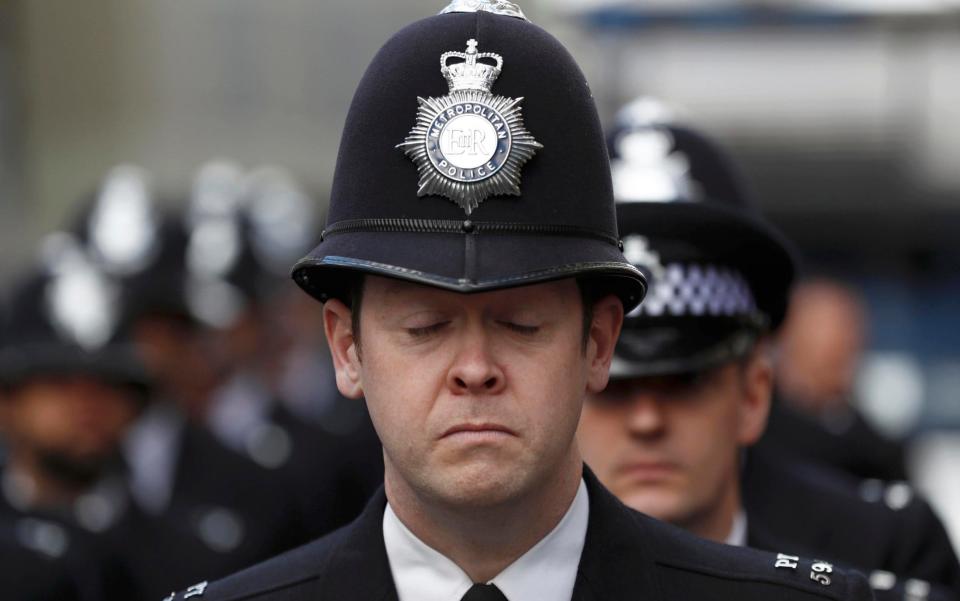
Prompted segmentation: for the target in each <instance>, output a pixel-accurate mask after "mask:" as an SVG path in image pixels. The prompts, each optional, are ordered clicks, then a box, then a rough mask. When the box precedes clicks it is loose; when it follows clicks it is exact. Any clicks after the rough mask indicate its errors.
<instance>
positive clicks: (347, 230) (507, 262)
mask: <svg viewBox="0 0 960 601" xmlns="http://www.w3.org/2000/svg"><path fill="white" fill-rule="evenodd" d="M455 4H457V3H455ZM459 4H463V5H470V6H471V7H473V8H464V9H463V10H465V11H470V12H448V13H446V14H440V15H437V16H434V17H430V18H427V19H424V20H421V21H418V22H416V23H413V24H412V25H410V26H408V27H406V28H404V29H403V30H401V31H400V32H399V33H397V34H396V35H394V36H393V38H391V39H390V40H389V41H388V42H387V43H386V44H385V45H384V46H383V48H382V49H381V50H380V51H379V53H378V54H377V55H376V56H375V57H374V59H373V61H372V63H371V64H370V66H369V68H368V69H367V71H366V73H365V74H364V76H363V78H362V80H361V82H360V84H359V87H358V88H357V91H356V94H355V96H354V98H353V103H352V105H351V107H350V111H349V114H348V116H347V119H346V124H345V126H344V130H343V137H342V139H341V143H340V152H339V158H338V161H337V167H336V172H335V176H334V181H333V186H332V191H331V196H330V207H329V212H328V215H327V225H326V229H325V230H324V232H323V234H322V235H321V241H320V244H319V245H318V246H317V247H316V248H315V249H314V250H313V251H312V252H311V253H310V254H309V255H308V256H307V257H305V258H304V259H302V260H301V261H300V262H298V263H297V264H296V265H295V266H294V269H293V277H294V279H295V280H296V282H297V283H298V284H299V285H300V286H301V287H302V288H303V289H304V290H306V291H307V292H308V293H309V294H311V295H312V296H314V297H315V298H317V299H319V300H320V301H326V300H327V299H328V298H331V297H337V298H341V299H344V300H349V299H348V290H349V288H350V285H351V281H352V279H353V278H354V277H355V276H356V275H357V274H377V275H382V276H387V277H392V278H399V279H403V280H408V281H412V282H417V283H422V284H426V285H429V286H435V287H439V288H443V289H447V290H452V291H456V292H463V293H470V292H482V291H489V290H497V289H501V288H507V287H514V286H523V285H527V284H533V283H537V282H546V281H551V280H557V279H561V278H568V277H576V278H585V279H589V280H591V282H592V283H591V285H592V286H596V287H597V290H598V291H601V292H611V293H614V294H616V295H618V296H619V298H620V299H621V300H622V301H623V304H624V306H625V307H626V310H630V309H632V308H633V307H635V306H636V305H637V304H638V303H639V302H640V301H641V300H642V298H643V295H644V293H645V288H646V283H645V280H644V277H643V275H642V274H641V273H640V272H639V271H638V270H637V269H636V268H634V267H633V266H632V265H630V263H629V262H628V261H626V260H625V259H624V257H623V254H622V252H621V248H620V243H619V239H618V235H617V228H616V216H615V211H614V205H613V196H612V189H611V181H610V171H609V162H608V157H607V152H606V148H605V142H604V138H603V133H602V131H601V128H600V124H599V120H598V117H597V112H596V107H595V105H594V101H593V97H592V95H591V92H590V88H589V87H588V85H587V82H586V78H585V77H584V75H583V73H582V72H581V71H580V69H579V68H578V67H577V65H576V63H575V62H574V60H573V58H572V57H571V56H570V54H569V53H568V52H567V51H566V49H565V48H564V47H563V46H562V45H561V44H560V43H559V42H558V41H557V40H556V39H554V38H553V37H552V36H551V35H550V34H548V33H547V32H546V31H544V30H543V29H541V28H539V27H537V26H535V25H533V24H531V23H530V22H529V21H527V20H526V19H524V18H522V17H520V16H516V15H513V16H511V14H509V11H507V12H508V14H496V12H497V11H498V10H499V8H498V7H504V6H507V7H509V6H510V3H507V2H502V1H497V2H492V1H490V0H483V1H480V2H466V3H459ZM478 5H479V6H480V8H479V9H477V8H476V7H477V6H478ZM452 10H460V9H458V8H456V7H454V8H453V9H452ZM490 11H493V12H490Z"/></svg>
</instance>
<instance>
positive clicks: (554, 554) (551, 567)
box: [383, 479, 590, 601]
mask: <svg viewBox="0 0 960 601" xmlns="http://www.w3.org/2000/svg"><path fill="white" fill-rule="evenodd" d="M589 514H590V500H589V497H588V495H587V487H586V484H584V482H583V480H582V479H581V480H580V487H579V488H578V489H577V494H576V496H575V497H574V499H573V502H572V503H571V504H570V508H569V509H567V513H566V514H565V515H564V516H563V518H562V519H561V520H560V522H559V523H558V524H557V525H556V527H554V529H553V530H551V531H550V533H549V534H547V535H546V536H545V537H543V538H542V539H540V542H538V543H537V544H536V545H534V546H533V547H532V548H531V549H530V550H529V551H527V552H526V553H524V554H523V555H521V556H520V557H519V558H518V559H517V560H516V561H514V562H513V563H512V564H510V565H509V566H507V568H506V569H504V570H503V571H502V572H500V573H499V574H497V576H496V577H494V578H493V580H491V581H490V582H489V583H486V584H495V585H496V586H497V588H499V589H500V591H501V592H502V593H503V594H504V595H505V596H506V597H507V599H508V601H540V600H542V599H550V600H551V601H569V599H570V598H571V597H572V596H573V585H574V582H575V581H576V579H577V568H578V566H579V565H580V554H581V553H582V552H583V543H584V540H585V539H586V536H587V521H588V518H589ZM383 542H384V544H385V545H386V548H387V558H388V559H389V560H390V572H391V574H393V582H394V584H395V585H396V587H397V595H398V597H399V599H400V601H460V598H461V597H463V595H464V594H465V593H466V592H467V590H468V589H469V588H470V587H471V586H473V581H472V580H470V577H469V576H467V574H466V572H464V571H463V570H462V569H460V567H459V566H458V565H457V564H455V563H453V562H452V561H451V560H450V559H448V558H447V557H445V556H444V555H442V554H441V553H439V552H438V551H436V550H434V549H432V548H431V547H429V546H428V545H427V544H426V543H424V542H423V541H422V540H420V539H419V538H417V536H416V535H415V534H414V533H413V532H411V531H410V530H409V529H408V528H407V527H406V526H404V525H403V523H402V522H401V521H400V518H398V517H397V514H396V513H394V511H393V509H392V508H391V507H390V504H389V503H388V504H387V508H386V510H385V511H384V512H383Z"/></svg>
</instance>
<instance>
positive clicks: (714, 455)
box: [671, 402, 738, 480]
mask: <svg viewBox="0 0 960 601" xmlns="http://www.w3.org/2000/svg"><path fill="white" fill-rule="evenodd" d="M671 420H672V422H671V423H672V424H673V431H674V432H675V433H676V436H677V437H678V438H679V439H680V440H678V443H679V444H678V445H677V447H676V448H679V449H682V450H683V451H682V452H683V453H684V455H685V456H684V462H685V463H686V465H687V466H688V467H689V468H690V469H691V470H693V471H694V472H696V473H697V474H700V475H701V476H700V477H701V478H703V479H704V480H712V479H715V478H716V477H717V476H718V475H719V474H725V473H726V471H727V468H728V466H729V464H730V463H731V462H732V461H735V460H736V454H737V435H738V431H737V426H738V420H737V412H736V406H735V405H733V404H732V403H718V402H714V403H712V404H706V405H705V406H699V407H690V408H678V410H677V411H675V412H674V414H672V415H671Z"/></svg>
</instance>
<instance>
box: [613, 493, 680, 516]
mask: <svg viewBox="0 0 960 601" xmlns="http://www.w3.org/2000/svg"><path fill="white" fill-rule="evenodd" d="M617 496H618V497H620V500H621V501H622V502H623V504H624V505H626V506H627V507H630V508H631V509H635V510H636V511H639V512H641V513H645V514H647V515H649V516H650V517H653V518H656V519H658V520H661V521H663V522H671V523H674V522H677V521H678V520H679V518H680V516H682V515H683V513H684V511H683V507H684V504H683V502H682V500H681V499H680V498H679V495H677V494H674V493H672V492H671V491H666V490H649V489H645V490H633V491H630V492H628V493H626V494H623V495H617Z"/></svg>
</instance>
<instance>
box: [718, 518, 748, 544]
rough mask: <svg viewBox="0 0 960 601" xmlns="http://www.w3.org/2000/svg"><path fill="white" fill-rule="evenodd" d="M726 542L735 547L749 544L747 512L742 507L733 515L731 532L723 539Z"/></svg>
mask: <svg viewBox="0 0 960 601" xmlns="http://www.w3.org/2000/svg"><path fill="white" fill-rule="evenodd" d="M723 542H724V543H725V544H728V545H733V546H734V547H745V546H747V514H746V513H744V512H743V510H742V509H741V510H740V511H738V512H737V513H736V515H734V516H733V525H732V526H731V527H730V534H728V535H727V539H726V540H725V541H723Z"/></svg>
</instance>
